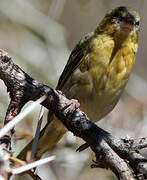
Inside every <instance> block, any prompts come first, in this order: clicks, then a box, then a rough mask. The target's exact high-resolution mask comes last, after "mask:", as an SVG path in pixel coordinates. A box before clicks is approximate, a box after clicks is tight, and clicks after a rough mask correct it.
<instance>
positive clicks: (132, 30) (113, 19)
mask: <svg viewBox="0 0 147 180" xmlns="http://www.w3.org/2000/svg"><path fill="white" fill-rule="evenodd" d="M139 21H140V17H139V14H138V13H137V12H136V11H135V10H133V9H131V8H127V7H117V8H115V9H113V10H111V11H110V12H108V13H107V14H106V16H105V17H104V19H103V20H102V21H101V23H100V24H99V26H98V27H97V28H96V29H95V31H94V32H91V33H90V34H88V35H86V36H85V37H84V38H83V39H81V40H80V42H79V43H78V44H77V45H76V47H75V48H74V49H73V51H72V53H71V55H70V57H69V60H68V62H67V64H66V66H65V68H64V70H63V73H62V74H61V76H60V78H59V82H58V85H57V88H56V89H58V90H61V91H62V92H63V93H64V94H65V95H66V97H67V98H69V99H73V98H74V99H77V100H78V101H79V102H80V109H81V110H82V111H84V112H85V113H86V114H87V115H88V116H89V117H90V118H91V119H92V120H93V121H99V120H100V119H102V118H103V117H104V116H106V115H107V114H108V113H109V112H111V111H112V109H113V108H114V107H115V105H116V104H117V102H118V100H119V98H120V96H121V94H122V92H123V90H124V88H125V86H126V84H127V82H128V79H129V75H130V72H131V70H132V67H133V65H134V60H135V56H136V52H137V48H138V30H139ZM66 131H67V129H66V128H65V126H64V125H63V124H62V122H61V121H60V120H58V119H57V117H56V116H55V115H54V114H53V113H51V112H50V113H49V116H48V122H47V125H46V126H45V128H44V129H43V130H42V132H41V136H40V138H39V142H38V146H37V151H36V154H35V157H36V158H37V159H38V158H40V157H41V156H42V154H43V153H44V152H46V151H48V150H49V149H51V148H53V147H54V146H55V145H56V143H57V142H58V141H59V140H60V138H61V137H62V136H63V135H64V133H65V132H66ZM31 144H32V143H30V144H29V145H28V146H27V147H26V148H25V150H24V151H22V153H24V152H26V151H27V150H29V149H31V147H30V145H31ZM22 153H21V154H22ZM21 154H20V157H21Z"/></svg>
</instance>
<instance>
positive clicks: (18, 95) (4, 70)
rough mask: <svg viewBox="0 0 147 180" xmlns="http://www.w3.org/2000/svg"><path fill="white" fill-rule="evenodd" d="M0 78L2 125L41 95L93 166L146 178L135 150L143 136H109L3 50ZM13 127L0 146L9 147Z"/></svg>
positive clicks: (145, 164)
mask: <svg viewBox="0 0 147 180" xmlns="http://www.w3.org/2000/svg"><path fill="white" fill-rule="evenodd" d="M0 78H1V79H2V80H3V81H4V83H5V85H6V87H7V90H8V92H9V94H10V99H11V101H10V105H9V107H8V110H7V113H6V118H5V124H6V123H7V122H8V121H10V120H11V119H12V118H14V117H15V116H16V115H17V114H18V113H19V112H20V111H21V109H22V107H23V106H24V105H25V103H27V102H28V101H30V100H32V101H35V100H37V99H39V98H40V97H41V96H43V95H47V99H46V100H45V101H44V102H42V105H43V106H44V107H46V108H47V109H50V110H52V111H53V112H54V113H55V115H56V116H57V117H58V118H59V119H60V120H61V121H62V123H63V124H64V125H65V126H66V127H67V129H68V130H70V131H71V132H73V134H74V135H75V136H78V137H80V138H82V139H83V140H84V141H85V142H86V145H84V146H82V147H81V148H80V150H82V149H84V148H85V147H87V146H90V148H91V149H92V150H93V152H94V153H95V155H96V159H97V163H96V165H95V166H97V167H101V168H109V169H111V170H112V171H113V172H114V173H115V174H116V176H117V177H118V179H121V180H133V179H143V178H147V159H145V158H144V157H143V156H142V155H141V154H140V153H139V150H140V149H142V148H145V147H147V139H146V138H142V139H140V140H133V139H130V140H127V139H119V138H116V137H113V136H112V135H111V134H110V133H109V132H106V131H105V130H103V129H101V128H99V127H98V126H97V125H95V124H94V123H93V122H92V121H90V119H89V118H88V117H87V115H86V114H85V113H84V112H82V111H81V110H80V109H79V108H77V109H76V110H73V109H72V108H71V107H70V106H67V105H69V104H70V100H69V99H67V98H66V97H65V96H64V95H63V94H62V92H60V91H56V90H54V89H52V88H50V87H48V86H46V85H44V84H42V83H39V82H38V81H37V80H35V79H33V78H31V77H30V76H29V75H28V74H27V73H25V72H24V71H23V70H22V69H21V68H20V67H18V66H17V65H16V64H14V63H13V61H12V59H11V57H9V56H8V55H7V53H6V52H4V51H2V50H1V51H0ZM13 133H14V129H12V130H11V132H9V133H7V134H6V136H5V137H3V138H2V139H1V146H2V145H4V147H5V148H7V150H9V149H10V147H11V146H10V142H11V136H12V134H13Z"/></svg>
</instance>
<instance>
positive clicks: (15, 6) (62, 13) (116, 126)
mask: <svg viewBox="0 0 147 180" xmlns="http://www.w3.org/2000/svg"><path fill="white" fill-rule="evenodd" d="M0 2H1V5H0V48H1V49H4V50H6V51H8V52H9V55H10V56H12V57H13V60H14V61H15V63H16V64H18V65H19V66H20V67H21V68H22V69H23V70H24V71H25V72H26V73H28V74H29V75H31V76H32V77H33V78H35V79H37V80H39V81H40V82H42V83H44V84H47V85H50V86H52V87H55V86H56V83H57V80H58V78H59V76H60V74H61V72H62V70H63V68H64V65H65V64H66V62H67V59H68V57H69V54H70V52H71V50H72V49H73V48H74V46H75V44H76V43H77V42H78V41H79V39H81V37H83V36H84V35H85V34H87V33H88V32H90V31H93V30H94V29H95V27H96V26H97V25H98V24H99V22H100V20H101V19H102V18H103V16H104V15H105V13H106V12H107V11H108V10H110V9H112V8H114V7H116V6H122V5H123V6H129V7H132V8H135V9H136V10H137V11H139V13H140V15H141V27H140V39H139V50H138V54H137V58H136V62H135V67H134V69H133V73H132V75H131V78H130V80H129V83H128V85H127V88H126V90H125V92H124V93H123V96H122V98H121V100H120V101H119V103H118V105H117V106H116V107H115V109H114V110H113V112H112V113H110V114H109V115H108V116H107V117H106V118H105V119H104V120H102V121H101V122H99V123H98V125H99V126H100V127H102V128H104V129H106V130H108V131H110V132H111V133H112V134H113V135H116V136H118V137H126V136H128V137H143V136H147V111H146V109H147V108H146V106H147V97H146V89H147V68H146V67H147V61H146V56H147V51H146V48H145V47H146V46H147V38H146V37H147V21H146V20H145V19H146V15H147V12H146V7H147V1H145V0H142V1H138V0H123V1H122V0H91V1H89V0H74V1H73V0H43V1H42V0H25V1H20V0H13V1H12V0H1V1H0ZM8 103H9V97H8V94H7V92H6V87H5V86H4V83H3V82H2V81H0V109H1V110H0V121H1V125H2V123H3V120H4V117H5V113H6V110H7V106H8ZM26 106H27V105H26ZM26 106H25V107H26ZM39 110H40V107H38V108H37V109H36V110H35V111H34V112H32V113H31V114H30V115H29V116H28V117H27V118H25V119H24V121H23V122H21V123H20V124H19V125H18V126H17V127H16V134H15V137H14V145H13V146H14V149H15V153H16V154H17V153H18V152H19V151H20V150H21V149H22V147H23V146H25V144H26V143H27V142H29V141H30V139H31V138H32V137H33V135H34V131H35V128H36V122H37V120H38V116H39ZM46 113H47V110H46ZM45 122H46V115H45V116H44V124H45ZM81 143H82V140H80V139H78V138H75V137H73V136H72V134H71V133H67V135H65V136H64V138H63V139H62V140H61V141H60V142H59V144H58V145H57V147H56V148H55V149H54V150H52V151H51V152H49V153H48V154H46V155H51V154H53V155H56V156H57V158H56V160H55V161H54V162H53V163H51V164H49V165H44V166H41V167H40V168H38V170H37V172H38V174H39V175H40V176H41V178H42V179H43V180H49V179H50V180H63V179H64V180H67V179H68V180H89V179H93V180H109V179H111V180H112V179H116V178H115V176H114V175H113V174H112V173H111V172H109V171H106V170H102V169H91V168H90V164H91V163H92V159H93V158H94V155H93V153H92V152H91V150H90V149H88V150H86V151H84V152H81V153H77V152H75V149H76V148H77V147H78V146H79V145H80V144H81ZM143 153H144V155H147V150H144V151H143ZM18 179H23V180H25V179H31V178H30V177H28V176H22V177H21V178H20V177H18Z"/></svg>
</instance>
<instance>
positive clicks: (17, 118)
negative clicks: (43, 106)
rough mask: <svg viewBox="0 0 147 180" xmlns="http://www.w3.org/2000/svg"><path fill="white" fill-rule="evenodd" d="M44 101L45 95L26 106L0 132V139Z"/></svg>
mask: <svg viewBox="0 0 147 180" xmlns="http://www.w3.org/2000/svg"><path fill="white" fill-rule="evenodd" d="M45 99H46V95H44V96H42V97H41V98H39V99H38V100H37V101H35V102H33V103H32V104H31V105H30V106H28V107H27V108H26V109H25V110H24V111H23V112H22V113H20V114H18V115H17V116H16V117H15V118H14V119H13V120H12V121H10V122H9V123H7V124H6V125H5V126H4V127H3V128H2V129H1V130H0V138H2V137H3V136H4V135H5V134H6V133H7V132H8V131H10V130H11V129H12V128H13V127H14V126H15V125H16V124H17V123H19V122H20V121H21V120H22V119H23V118H24V117H25V116H26V115H28V114H29V113H30V112H31V111H32V110H33V109H34V108H35V107H36V106H37V105H38V104H40V103H42V102H43V101H44V100H45Z"/></svg>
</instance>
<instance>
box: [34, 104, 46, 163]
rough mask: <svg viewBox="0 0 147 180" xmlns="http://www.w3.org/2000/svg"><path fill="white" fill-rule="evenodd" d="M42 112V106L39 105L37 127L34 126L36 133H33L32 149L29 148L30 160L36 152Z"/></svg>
mask: <svg viewBox="0 0 147 180" xmlns="http://www.w3.org/2000/svg"><path fill="white" fill-rule="evenodd" d="M43 114H44V108H43V107H42V106H41V109H40V114H39V119H38V124H37V128H36V133H35V137H34V141H33V145H32V150H31V160H32V159H33V158H34V155H35V153H36V148H37V143H38V139H39V135H40V129H41V124H42V120H43Z"/></svg>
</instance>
